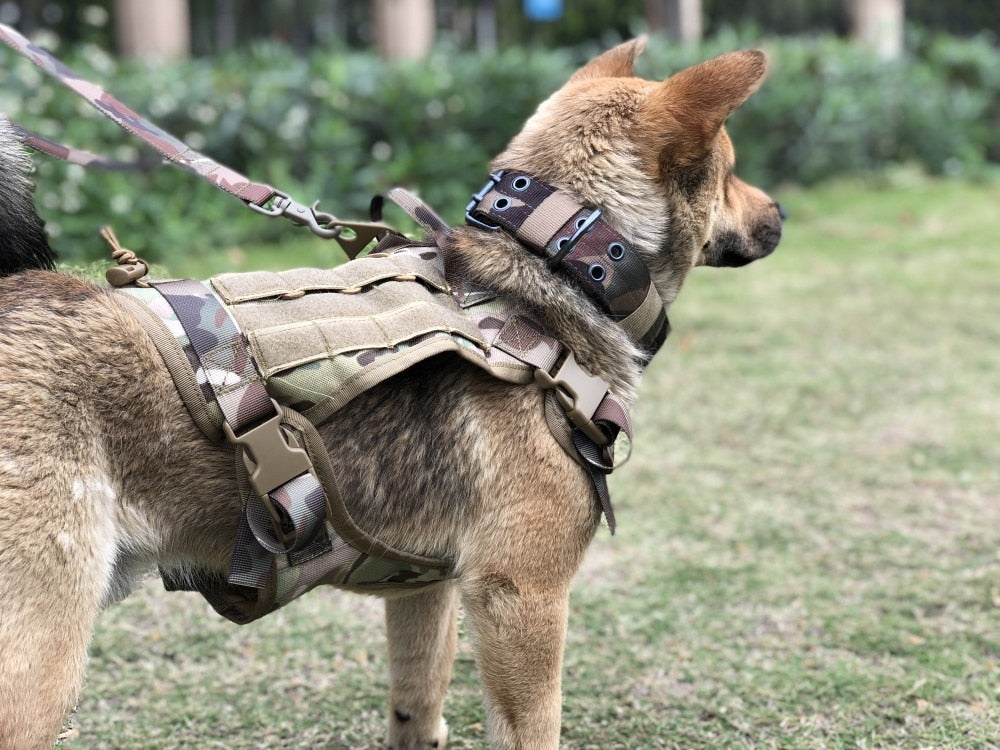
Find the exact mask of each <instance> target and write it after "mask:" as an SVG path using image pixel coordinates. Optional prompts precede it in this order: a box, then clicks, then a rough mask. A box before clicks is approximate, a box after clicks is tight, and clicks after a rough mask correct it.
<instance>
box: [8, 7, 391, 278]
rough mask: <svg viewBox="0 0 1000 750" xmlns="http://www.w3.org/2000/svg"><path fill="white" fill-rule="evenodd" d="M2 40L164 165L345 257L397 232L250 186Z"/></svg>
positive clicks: (46, 143) (96, 161) (66, 71)
mask: <svg viewBox="0 0 1000 750" xmlns="http://www.w3.org/2000/svg"><path fill="white" fill-rule="evenodd" d="M0 41H2V42H4V43H5V44H7V45H8V46H9V47H11V48H12V49H14V50H16V51H17V52H19V53H20V54H22V55H23V56H25V57H26V58H28V59H29V60H31V62H33V63H34V64H35V65H37V66H38V67H39V68H41V69H42V70H43V71H45V72H46V73H48V74H49V75H51V76H52V77H54V78H56V79H57V80H58V81H59V82H60V83H62V84H63V85H64V86H66V87H67V88H69V89H71V90H72V91H74V92H75V93H76V94H78V95H79V96H81V97H82V98H83V99H85V100H86V101H87V102H88V103H90V104H91V105H92V106H94V107H95V108H96V109H97V110H99V111H100V112H101V114H103V115H105V116H106V117H108V118H110V119H111V120H113V121H114V122H115V123H117V124H118V125H119V126H120V127H122V128H123V129H125V130H126V131H128V132H129V133H131V134H132V135H134V136H135V137H136V138H139V139H140V140H142V141H143V142H144V143H146V144H147V145H148V146H150V147H152V148H153V149H154V150H155V151H156V152H157V153H159V154H160V156H162V157H163V158H164V159H165V160H166V161H168V162H169V163H171V164H176V165H177V166H179V167H182V168H184V169H186V170H188V171H190V172H194V173H195V174H196V175H198V176H199V177H203V178H204V179H206V180H208V181H209V182H211V183H212V184H213V185H215V186H216V187H217V188H219V189H220V190H224V191H225V192H227V193H229V194H230V195H232V196H235V197H236V198H239V199H240V200H241V201H242V202H243V203H244V204H245V205H246V206H247V207H248V208H250V209H251V210H253V211H256V212H257V213H260V214H263V215H264V216H284V217H285V218H287V219H289V220H291V221H292V222H293V223H294V224H297V225H300V226H306V227H309V229H310V231H312V232H313V234H315V235H317V236H319V237H322V238H324V239H335V240H337V242H338V243H339V244H340V246H341V247H342V248H343V249H344V252H345V253H346V254H347V256H348V257H349V258H354V257H356V256H357V255H358V254H360V253H361V251H362V250H364V249H365V247H367V246H368V245H369V244H370V243H371V242H372V241H373V240H380V239H382V238H383V237H385V236H386V235H387V234H390V233H392V232H394V231H395V230H394V229H393V228H392V227H390V226H389V225H387V224H383V223H381V222H346V221H342V220H340V219H338V218H337V217H336V216H334V215H333V214H331V213H327V212H325V211H320V210H319V208H318V205H319V201H316V202H315V203H313V204H312V206H307V205H305V204H303V203H299V202H298V201H296V200H295V199H294V198H292V197H291V196H290V195H288V194H287V193H284V192H282V191H281V190H278V189H277V188H275V187H272V186H271V185H268V184H267V183H263V182H254V181H252V180H250V179H249V178H247V177H245V176H244V175H242V174H240V173H239V172H237V171H236V170H234V169H230V168H229V167H226V166H224V165H222V164H219V163H218V162H217V161H215V160H214V159H212V158H210V157H208V156H206V155H205V154H202V153H200V152H198V151H195V150H194V149H192V148H190V147H189V146H188V145H187V144H185V143H184V142H183V141H181V140H180V139H178V138H175V137H174V136H172V135H170V133H167V132H166V131H165V130H162V129H161V128H159V127H157V126H156V125H154V124H153V123H152V122H150V121H149V120H147V119H146V118H144V117H142V116H141V115H139V114H137V113H135V112H133V111H132V110H131V109H129V108H128V107H127V106H125V105H124V104H122V103H121V102H120V101H118V99H116V98H115V97H113V96H112V95H111V94H109V93H107V92H106V91H104V90H103V89H102V88H101V87H100V86H97V85H95V84H93V83H91V82H89V81H87V80H85V79H84V78H82V77H81V76H80V75H79V74H77V73H76V72H74V71H73V70H71V69H70V68H68V67H66V65H64V64H63V63H62V62H60V61H59V60H58V59H56V58H55V57H54V56H53V55H52V54H50V53H49V52H47V51H46V50H44V49H42V48H41V47H39V46H37V45H35V44H32V43H31V41H29V40H28V39H26V38H25V37H23V36H22V35H21V34H19V33H18V32H17V31H15V30H14V29H12V28H11V27H10V26H7V25H5V24H0ZM15 127H16V128H17V130H18V131H19V132H20V133H21V134H22V138H23V140H24V143H25V144H26V145H28V146H30V147H31V148H34V149H36V150H38V151H41V152H42V153H46V154H48V155H50V156H54V157H56V158H58V159H63V160H65V161H70V162H73V163H76V164H82V165H84V166H103V167H104V168H109V169H123V168H131V167H129V166H128V165H126V164H124V163H122V162H115V161H112V160H109V159H105V158H103V157H100V156H97V155H95V154H91V153H89V152H87V151H81V150H79V149H73V148H69V147H67V146H63V145H61V144H58V143H55V142H54V141H50V140H49V139H47V138H43V137H42V136H39V135H36V134H34V133H32V132H31V131H29V130H27V129H25V128H23V127H21V126H20V125H16V124H15Z"/></svg>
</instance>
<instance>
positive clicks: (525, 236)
mask: <svg viewBox="0 0 1000 750" xmlns="http://www.w3.org/2000/svg"><path fill="white" fill-rule="evenodd" d="M0 42H4V43H6V44H7V45H9V46H11V47H13V48H14V49H16V50H18V51H19V52H21V53H22V54H24V55H25V56H27V57H28V58H29V59H30V60H32V61H33V62H34V63H36V64H37V65H38V66H39V67H41V68H42V69H43V70H45V72H47V73H49V74H51V75H53V76H55V77H56V78H58V79H59V80H60V81H61V82H63V83H64V84H65V85H67V86H68V87H69V88H71V89H72V90H73V91H75V92H76V93H78V94H79V95H80V96H82V97H83V98H84V99H86V100H87V101H88V102H90V103H91V104H93V105H94V106H95V107H97V108H98V109H99V110H100V111H101V112H102V113H103V114H105V115H107V116H108V117H110V118H111V119H112V120H114V121H115V122H117V123H118V124H119V125H121V126H122V127H123V128H125V129H126V130H128V131H129V132H130V133H132V134H133V135H136V136H137V137H139V138H140V139H142V140H143V141H145V142H146V143H147V144H148V145H150V146H151V147H152V148H153V149H155V150H156V151H157V152H158V153H159V154H160V155H161V156H163V157H164V158H165V159H167V160H168V161H170V162H171V163H173V164H176V165H178V166H181V167H184V168H186V169H188V170H190V171H193V172H195V173H196V174H198V175H199V176H201V177H204V178H205V179H208V180H209V181H210V182H212V183H213V184H214V185H216V186H217V187H219V188H220V189H222V190H224V191H226V192H227V193H229V194H231V195H233V196H235V197H237V198H239V199H240V200H242V201H243V202H244V203H245V204H246V205H247V206H248V207H249V208H251V209H253V210H254V211H257V212H258V213H261V214H264V215H267V216H283V217H286V218H288V219H290V220H291V221H293V222H294V223H296V224H300V225H305V226H307V227H309V229H310V230H311V231H312V232H313V233H315V234H317V235H318V236H320V237H325V238H332V239H336V240H337V241H338V242H339V243H340V245H341V246H342V247H343V248H344V250H345V252H346V253H347V255H348V257H349V258H351V259H352V260H351V262H349V263H347V264H344V265H342V266H339V267H337V268H333V269H323V270H321V269H298V270H293V271H285V272H282V273H265V272H262V273H246V274H224V275H222V276H217V277H215V278H213V279H211V280H210V281H209V282H207V283H202V282H198V281H192V280H180V281H145V280H144V279H143V278H142V277H143V276H145V274H146V272H147V271H148V264H146V263H145V262H143V261H141V260H140V259H138V258H136V257H135V256H134V255H133V254H132V253H130V252H129V251H127V250H124V249H123V248H121V247H120V246H118V245H117V240H116V239H115V238H114V236H113V233H110V232H107V233H106V235H105V236H106V238H107V239H108V240H109V242H111V244H112V247H113V248H114V250H115V252H114V257H115V258H116V259H117V260H118V262H119V266H118V267H116V268H112V269H111V270H109V272H108V274H107V277H108V281H109V283H111V284H112V285H113V286H116V287H120V289H119V292H120V294H119V295H118V299H119V300H120V301H121V302H122V304H123V305H124V306H126V307H127V308H129V309H130V310H131V311H132V312H133V313H134V314H135V315H136V317H137V318H138V320H139V321H140V322H141V323H142V325H143V327H144V329H145V330H146V332H147V333H148V334H149V336H150V338H151V339H152V341H153V342H154V344H155V345H156V348H157V350H158V351H159V353H160V355H161V356H162V358H163V360H164V362H165V363H166V366H167V368H168V370H169V371H170V374H171V376H172V377H173V380H174V383H175V385H176V387H177V390H178V392H179V393H180V395H181V397H182V398H183V401H184V403H185V405H186V406H187V409H188V411H189V412H190V414H191V417H192V419H193V420H194V422H195V423H196V424H197V425H198V427H199V428H200V429H201V430H202V431H203V432H204V434H205V435H206V437H207V438H208V439H210V440H212V441H215V442H221V441H227V442H228V443H229V444H231V445H232V446H233V447H234V451H235V453H236V473H237V483H238V487H239V490H240V493H241V496H242V498H243V501H244V506H243V513H242V515H241V518H240V521H239V526H238V529H237V532H236V539H235V541H234V545H233V555H232V559H231V565H230V570H229V573H228V576H227V577H225V578H222V577H218V576H212V575H196V576H195V578H194V580H187V579H185V580H179V579H177V578H175V577H174V576H172V575H171V574H170V573H169V572H167V571H165V572H163V578H164V583H165V585H166V586H167V588H168V589H172V588H193V589H195V590H197V591H200V592H201V593H202V594H203V595H204V596H205V597H206V599H207V600H208V601H209V602H210V603H211V605H212V606H213V607H214V608H215V609H216V610H217V611H218V612H219V613H220V614H222V615H223V616H225V617H227V618H228V619H230V620H232V621H234V622H237V623H241V624H242V623H246V622H250V621H252V620H255V619H258V618H260V617H262V616H264V615H265V614H267V613H269V612H271V611H273V610H274V609H276V608H278V607H280V606H282V605H284V604H286V603H287V602H289V601H291V600H292V599H294V598H296V597H297V596H299V595H300V594H302V593H304V592H305V591H307V590H309V589H310V588H312V587H314V586H316V585H319V584H322V583H334V584H342V585H348V586H359V587H364V588H366V589H368V590H372V589H379V588H401V587H411V588H412V587H418V586H425V585H428V584H430V583H434V582H437V581H441V580H444V579H447V578H449V577H451V576H452V575H453V573H454V571H453V568H452V562H451V561H449V560H441V559H435V558H430V557H425V556H422V555H418V554H413V553H409V552H406V551H403V550H398V549H395V548H392V547H390V546H388V545H386V544H384V543H382V542H381V541H379V540H377V539H375V538H373V537H372V536H370V535H369V534H368V533H367V532H365V531H364V530H363V529H361V528H359V527H358V526H357V524H356V523H355V522H354V520H353V519H352V518H351V516H350V513H349V512H348V510H347V507H346V505H345V503H344V500H343V498H342V496H341V494H340V492H339V490H338V486H337V482H336V478H335V476H334V472H333V469H332V467H331V463H330V458H329V455H328V453H327V451H326V447H325V445H324V443H323V440H322V438H321V437H320V435H319V433H318V431H317V429H316V428H317V426H319V425H321V424H322V423H323V422H324V421H325V420H327V419H328V418H329V417H330V416H331V415H333V414H334V413H335V412H336V411H337V410H338V409H340V408H342V407H343V406H344V405H345V404H347V403H349V402H350V401H351V400H353V399H354V398H356V397H357V396H359V395H361V394H362V393H364V392H365V391H367V390H369V389H370V388H373V387H374V386H376V385H378V384H379V383H382V382H383V381H385V380H386V379H388V378H390V377H392V376H393V375H396V374H399V373H400V372H403V371H404V370H405V369H407V368H408V367H411V366H413V365H415V364H417V363H418V362H422V361H424V360H426V359H427V358H429V357H432V356H435V355H440V354H445V353H450V354H454V355H457V356H459V357H461V358H462V359H463V360H465V361H466V362H471V363H472V364H474V365H477V366H479V367H480V368H482V369H484V370H485V371H486V372H488V373H490V374H491V375H493V376H494V377H497V378H499V379H501V380H504V381H506V382H509V383H515V384H522V385H528V384H535V385H536V386H538V387H540V388H542V389H544V390H545V391H546V395H545V399H544V410H545V417H546V421H547V423H548V425H549V428H550V430H551V431H552V434H553V436H554V437H555V438H556V440H557V441H558V442H559V444H560V445H561V446H562V447H563V449H564V450H566V452H567V453H568V454H569V455H570V456H571V457H572V458H573V459H574V460H575V461H577V462H578V463H579V464H580V465H581V466H582V467H583V468H584V469H585V470H586V471H587V473H588V474H589V476H590V477H591V479H592V482H593V485H594V489H595V492H596V494H597V497H598V499H599V502H600V504H601V508H602V511H603V513H604V515H605V517H606V518H607V521H608V526H609V528H610V529H611V531H612V533H614V529H615V517H614V512H613V509H612V506H611V500H610V496H609V494H608V488H607V481H606V475H607V474H608V473H610V472H611V470H612V469H613V468H614V465H615V461H614V446H615V442H616V440H617V439H618V437H619V436H620V435H622V436H625V437H627V438H631V425H630V423H629V418H628V414H627V411H626V408H625V405H624V404H623V403H622V402H621V400H620V399H618V398H617V397H616V396H615V395H614V394H613V393H611V392H610V390H609V389H608V385H607V383H605V382H604V381H603V380H601V379H600V378H598V377H595V376H593V375H591V374H590V373H588V372H587V371H586V370H585V369H584V368H583V367H581V366H580V365H579V364H578V363H577V362H576V359H575V358H574V356H573V353H572V352H571V351H569V350H568V349H567V348H566V347H565V346H563V345H562V344H561V343H560V342H559V341H557V340H556V339H555V338H553V337H552V336H551V335H549V334H548V333H547V332H546V331H545V330H544V328H543V326H542V325H541V324H539V323H538V322H537V321H536V320H535V319H534V318H533V317H532V316H531V315H530V314H528V312H527V311H525V310H523V309H520V308H519V307H518V306H517V305H516V304H515V303H514V302H513V301H512V300H510V299H507V298H504V297H503V296H501V295H499V294H498V293H496V292H494V291H491V290H489V289H483V288H480V287H477V286H476V285H474V284H472V283H471V282H469V281H468V280H467V279H462V278H457V277H455V276H454V264H449V263H448V262H447V255H448V235H449V233H450V229H449V228H448V227H447V225H446V224H445V223H444V222H443V221H441V220H440V219H439V218H438V217H437V216H436V215H435V214H434V212H433V211H431V210H430V209H429V208H428V207H427V206H425V205H424V204H423V203H422V202H421V201H420V200H419V199H417V198H415V197H414V196H412V195H411V194H409V193H407V192H406V191H403V190H400V189H395V190H392V191H390V193H389V197H390V198H391V199H393V200H394V201H396V202H397V203H398V204H399V205H400V206H401V207H403V209H404V210H406V211H407V212H408V213H409V214H410V215H411V216H412V217H413V218H414V219H415V220H416V221H418V222H419V223H420V224H421V225H422V226H423V227H424V228H425V230H427V232H428V234H429V235H430V237H431V238H432V239H433V243H424V244H418V243H413V242H409V241H407V240H406V239H405V238H403V237H402V236H401V235H399V234H397V233H395V231H394V230H392V228H391V227H389V226H387V225H385V224H383V223H382V222H381V221H380V220H379V217H378V216H377V215H373V220H372V221H371V222H350V223H348V222H344V221H341V220H339V219H337V218H336V217H334V216H333V215H332V214H328V213H325V212H322V211H319V210H318V209H317V207H316V204H313V206H312V207H307V206H305V205H303V204H301V203H298V202H297V201H295V200H293V199H292V198H291V197H290V196H288V195H287V194H286V193H283V192H281V191H279V190H277V189H275V188H273V187H271V186H270V185H267V184H264V183H257V182H252V181H251V180H249V179H248V178H246V177H245V176H243V175H241V174H240V173H238V172H235V171H234V170H232V169H230V168H228V167H225V166H223V165H221V164H218V163H217V162H215V161H214V160H212V159H211V158H209V157H207V156H205V155H204V154H200V153H198V152H196V151H194V150H192V149H190V148H189V147H188V146H186V145H185V144H184V143H183V142H181V141H179V140H177V139H176V138H174V137H173V136H171V135H170V134H169V133H166V132H165V131H163V130H161V129H160V128H158V127H157V126H155V125H153V124H152V123H150V122H149V121H148V120H146V119H145V118H143V117H141V116H140V115H138V114H136V113H135V112H133V111H132V110H131V109H129V108H128V107H126V106H125V105H124V104H122V103H121V102H120V101H118V100H117V99H115V98H114V97H113V96H111V95H110V94H108V93H107V92H105V91H104V90H103V89H101V88H100V87H98V86H95V85H94V84H92V83H90V82H88V81H86V80H84V79H82V78H81V77H80V76H79V75H77V74H76V73H74V72H73V71H72V70H70V69H68V68H67V67H66V66H65V65H63V64H62V63H61V62H59V61H58V60H57V59H55V58H54V57H52V55H50V54H49V53H48V52H46V51H45V50H43V49H41V48H39V47H37V46H35V45H33V44H31V42H29V41H28V40H27V39H25V38H24V37H22V36H21V35H20V34H18V33H17V32H16V31H14V30H13V29H11V28H10V27H8V26H5V25H3V24H0ZM21 137H22V139H23V140H24V141H25V143H26V144H27V145H29V146H31V147H33V148H35V149H37V150H40V151H42V152H44V153H47V154H49V155H52V156H56V157H57V158H61V159H65V160H68V161H72V162H75V163H78V164H83V165H97V166H102V167H104V168H120V167H121V166H122V165H121V164H120V163H115V162H112V161H110V160H107V159H103V158H101V157H98V156H95V155H93V154H90V153H88V152H84V151H79V150H77V149H69V148H66V147H65V146H62V145H61V144H57V143H54V142H52V141H49V140H47V139H44V138H42V137H40V136H36V135H34V134H32V133H30V132H28V131H25V130H24V129H21ZM374 205H376V204H374V203H373V206H374ZM377 213H378V211H377V210H375V211H373V214H377ZM466 220H467V222H468V223H469V224H470V225H472V226H476V227H479V228H480V229H485V230H489V231H505V232H507V233H509V234H510V235H511V236H513V237H514V238H516V239H517V240H518V242H519V243H520V245H521V246H522V247H524V248H525V249H526V250H527V251H529V252H531V253H534V254H536V255H539V256H541V257H543V258H545V259H546V261H547V263H548V265H549V267H550V268H551V269H552V271H553V272H556V273H562V274H565V275H566V276H567V277H569V278H570V279H571V280H572V281H573V282H574V283H575V284H577V285H578V286H579V287H580V288H581V289H582V290H583V291H584V292H585V293H587V294H588V295H589V296H590V297H591V298H592V299H593V300H594V302H595V304H597V305H598V306H599V307H600V309H602V310H603V312H604V313H605V314H606V316H607V317H608V318H609V319H610V320H611V321H613V322H614V323H615V324H617V325H620V326H621V327H622V328H623V330H624V331H625V332H626V333H627V334H628V335H629V336H630V337H631V339H632V340H633V341H634V342H635V344H636V346H637V347H638V348H639V350H640V351H642V352H644V354H645V361H644V362H643V364H645V362H648V359H649V358H650V357H652V355H653V354H654V353H655V352H656V350H657V349H658V348H659V347H660V345H661V344H662V343H663V341H664V339H665V337H666V335H667V333H668V331H669V324H668V322H667V317H666V312H665V310H664V307H663V303H662V300H661V299H660V297H659V295H658V294H657V292H656V289H655V287H654V286H653V284H652V282H651V280H650V277H649V273H648V270H647V269H646V266H645V264H644V263H643V262H642V260H641V259H640V258H639V256H638V254H637V253H636V252H635V250H634V248H633V247H632V246H631V245H630V243H629V242H628V241H627V240H626V238H625V237H623V236H622V235H621V234H619V233H618V232H616V231H615V230H613V229H612V228H611V227H610V226H609V225H608V224H607V223H605V222H604V220H603V219H602V218H601V211H600V210H599V209H598V208H593V207H584V206H582V205H580V204H579V203H578V202H577V201H576V200H575V199H574V198H573V197H572V196H570V195H569V194H568V193H566V192H563V191H560V190H557V189H555V188H554V187H552V186H550V185H547V184H546V183H544V182H543V181H542V180H540V179H538V178H536V177H534V176H532V175H530V174H526V173H523V172H516V171H511V172H497V173H494V174H491V175H490V179H489V181H488V182H487V183H486V185H485V186H484V187H483V188H482V189H481V190H480V191H479V192H477V193H476V194H475V195H474V196H473V198H472V201H471V202H470V203H469V205H468V206H467V207H466ZM345 229H346V230H349V231H348V232H345V231H344V230H345ZM372 240H378V241H379V242H378V245H377V246H376V247H375V249H374V250H373V251H372V252H371V253H369V254H368V255H367V256H364V257H361V258H357V256H358V255H359V254H360V253H361V251H362V250H364V249H365V248H366V247H367V246H368V245H369V244H370V242H371V241H372Z"/></svg>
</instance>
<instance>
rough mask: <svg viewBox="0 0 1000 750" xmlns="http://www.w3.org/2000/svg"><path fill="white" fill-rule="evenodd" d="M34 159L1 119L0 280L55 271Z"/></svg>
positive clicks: (10, 127)
mask: <svg viewBox="0 0 1000 750" xmlns="http://www.w3.org/2000/svg"><path fill="white" fill-rule="evenodd" d="M30 172H31V159H30V158H29V157H28V154H27V153H26V152H25V150H24V147H23V146H22V145H21V142H20V140H19V139H18V138H17V136H16V135H15V134H14V130H13V128H12V126H11V124H10V123H9V122H8V121H7V120H6V119H4V118H3V117H0V276H9V275H11V274H15V273H19V272H21V271H27V270H30V269H33V268H38V269H52V268H54V267H55V253H53V252H52V248H51V247H49V240H48V237H47V236H46V234H45V222H43V221H42V220H41V218H40V217H39V216H38V212H37V211H36V210H35V204H34V201H33V200H32V196H31V193H32V190H33V187H34V186H33V185H32V182H31V180H30V179H29V177H28V174H29V173H30Z"/></svg>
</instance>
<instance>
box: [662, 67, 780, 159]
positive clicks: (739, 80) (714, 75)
mask: <svg viewBox="0 0 1000 750" xmlns="http://www.w3.org/2000/svg"><path fill="white" fill-rule="evenodd" d="M766 73H767V57H766V56H765V55H764V53H763V52H761V51H760V50H757V49H750V50H742V51H740V52H730V53H728V54H725V55H719V57H716V58H713V59H711V60H708V61H706V62H703V63H701V64H699V65H694V66H692V67H690V68H687V69H686V70H682V71H681V72H680V73H677V74H676V75H673V76H671V77H670V78H668V79H667V80H666V81H664V82H663V83H661V84H659V86H657V87H656V88H655V89H654V90H653V91H651V92H650V93H649V95H648V96H647V98H646V100H645V102H644V103H643V109H642V118H643V120H644V123H643V124H644V125H645V126H646V128H645V129H646V132H647V133H651V134H653V141H654V142H656V141H660V140H661V139H664V138H665V139H666V140H665V142H664V148H665V150H666V151H667V152H668V153H667V156H669V157H670V159H671V160H672V161H674V162H692V161H696V160H698V159H700V158H702V157H703V156H705V154H707V153H708V151H709V150H710V149H711V148H712V144H713V143H714V142H715V138H716V136H717V135H718V134H719V130H720V129H721V128H722V125H723V123H725V121H726V118H727V117H729V114H730V113H731V112H732V111H733V110H734V109H736V108H737V107H739V106H740V105H741V104H743V102H745V101H746V100H747V99H748V98H749V97H750V95H751V94H752V93H753V92H754V91H756V90H757V89H758V87H759V86H760V84H761V83H762V82H763V80H764V76H765V74H766ZM657 135H659V138H657V137H656V136H657Z"/></svg>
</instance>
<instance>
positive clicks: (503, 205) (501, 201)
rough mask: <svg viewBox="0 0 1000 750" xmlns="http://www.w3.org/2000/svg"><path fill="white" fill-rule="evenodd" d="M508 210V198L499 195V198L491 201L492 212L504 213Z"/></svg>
mask: <svg viewBox="0 0 1000 750" xmlns="http://www.w3.org/2000/svg"><path fill="white" fill-rule="evenodd" d="M508 208H510V198H505V197H504V196H502V195H501V196H500V197H499V198H497V199H496V200H495V201H493V210H494V211H506V210H507V209H508Z"/></svg>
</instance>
